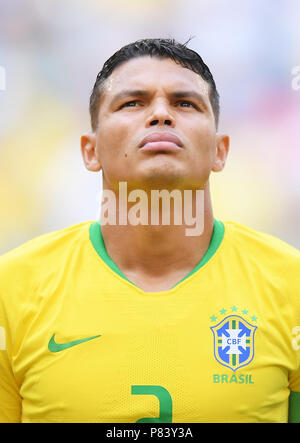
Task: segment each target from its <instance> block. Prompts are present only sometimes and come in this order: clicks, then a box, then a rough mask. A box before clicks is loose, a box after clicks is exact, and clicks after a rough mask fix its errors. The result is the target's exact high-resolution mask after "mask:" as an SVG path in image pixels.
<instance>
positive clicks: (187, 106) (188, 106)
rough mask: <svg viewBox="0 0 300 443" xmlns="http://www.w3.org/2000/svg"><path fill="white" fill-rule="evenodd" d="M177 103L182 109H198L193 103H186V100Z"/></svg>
mask: <svg viewBox="0 0 300 443" xmlns="http://www.w3.org/2000/svg"><path fill="white" fill-rule="evenodd" d="M178 103H179V104H180V106H181V107H183V108H190V107H193V108H195V109H198V108H197V106H196V105H195V104H194V103H192V102H189V101H187V100H181V101H180V102H178Z"/></svg>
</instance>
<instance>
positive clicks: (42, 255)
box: [0, 222, 93, 296]
mask: <svg viewBox="0 0 300 443" xmlns="http://www.w3.org/2000/svg"><path fill="white" fill-rule="evenodd" d="M92 223H93V222H83V223H79V224H76V225H74V226H71V227H67V228H65V229H61V230H58V231H54V232H51V233H48V234H44V235H41V236H39V237H36V238H34V239H32V240H30V241H28V242H26V243H24V244H23V245H21V246H19V247H17V248H15V249H13V250H11V251H9V252H7V253H5V254H3V255H2V256H0V296H1V292H2V293H3V292H4V293H6V292H7V290H8V288H11V287H12V288H14V289H15V290H16V289H17V288H18V287H21V286H22V287H23V290H24V292H25V291H26V288H28V287H29V286H31V287H32V286H33V285H35V284H36V281H37V279H38V278H42V276H43V275H45V274H49V273H50V272H51V270H53V269H54V268H57V267H58V266H59V263H61V261H62V260H63V258H64V257H67V256H69V255H70V254H71V253H72V251H73V252H74V251H76V249H78V248H80V246H81V245H82V244H83V242H87V241H88V239H89V227H90V225H91V224H92Z"/></svg>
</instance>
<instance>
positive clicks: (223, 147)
mask: <svg viewBox="0 0 300 443" xmlns="http://www.w3.org/2000/svg"><path fill="white" fill-rule="evenodd" d="M229 145H230V138H229V136H228V135H223V134H218V135H217V150H216V155H215V159H214V162H213V167H212V171H214V172H220V171H222V170H223V169H224V166H225V163H226V159H227V155H228V152H229Z"/></svg>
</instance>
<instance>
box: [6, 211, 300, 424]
mask: <svg viewBox="0 0 300 443" xmlns="http://www.w3.org/2000/svg"><path fill="white" fill-rule="evenodd" d="M299 349H300V252H299V251H298V250H296V249H295V248H293V247H292V246H290V245H288V244H286V243H284V242H282V241H281V240H279V239H276V238H274V237H272V236H270V235H267V234H262V233H259V232H257V231H255V230H252V229H250V228H248V227H245V226H243V225H241V224H238V223H234V222H221V221H217V220H215V223H214V230H213V235H212V238H211V242H210V245H209V248H208V250H207V252H206V254H205V256H204V257H203V258H202V260H201V261H200V263H199V264H198V265H197V266H196V268H195V269H194V270H193V271H192V272H191V273H189V274H188V275H187V276H186V277H185V278H184V279H183V280H181V281H180V282H179V283H177V284H176V285H175V286H174V287H173V288H172V289H170V290H168V291H160V292H145V291H143V290H142V289H140V288H139V287H137V286H135V285H134V284H133V283H131V282H130V281H129V280H128V279H127V278H126V277H125V276H124V275H123V274H122V272H121V271H120V270H119V269H118V268H117V266H116V265H115V263H114V262H113V261H112V260H111V258H110V257H109V256H108V254H107V252H106V250H105V245H104V242H103V239H102V236H101V227H100V225H99V224H98V223H97V222H86V223H81V224H78V225H76V226H72V227H70V228H67V229H64V230H61V231H58V232H54V233H50V234H46V235H43V236H41V237H38V238H36V239H34V240H32V241H30V242H28V243H26V244H25V245H23V246H21V247H19V248H16V249H15V250H13V251H11V252H9V253H7V254H5V255H3V256H2V257H1V258H0V421H2V422H104V423H135V422H140V423H141V422H150V423H159V422H160V423H161V422H164V423H171V422H173V423H176V422H177V423H196V422H287V421H288V420H289V421H300V419H299V417H300V408H299V403H300V401H299V398H300V351H299Z"/></svg>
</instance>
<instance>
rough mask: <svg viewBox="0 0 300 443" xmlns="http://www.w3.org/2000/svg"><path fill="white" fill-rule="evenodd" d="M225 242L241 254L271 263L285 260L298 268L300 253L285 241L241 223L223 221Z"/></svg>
mask: <svg viewBox="0 0 300 443" xmlns="http://www.w3.org/2000/svg"><path fill="white" fill-rule="evenodd" d="M223 223H224V227H225V236H226V237H225V238H226V241H227V242H228V243H229V244H230V245H231V246H232V247H234V248H236V249H237V250H239V251H240V253H241V254H244V255H248V256H253V255H254V256H256V257H257V259H259V258H261V259H262V258H265V259H266V258H269V259H270V260H271V261H273V262H274V261H277V260H278V261H283V260H287V261H288V262H289V264H292V263H293V264H294V265H295V266H298V267H299V266H300V251H299V250H298V249H297V248H295V247H294V246H292V245H290V244H288V243H286V242H285V241H283V240H281V239H279V238H277V237H275V236H273V235H270V234H267V233H264V232H260V231H258V230H255V229H253V228H250V227H248V226H245V225H243V224H241V223H237V222H233V221H224V222H223Z"/></svg>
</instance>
